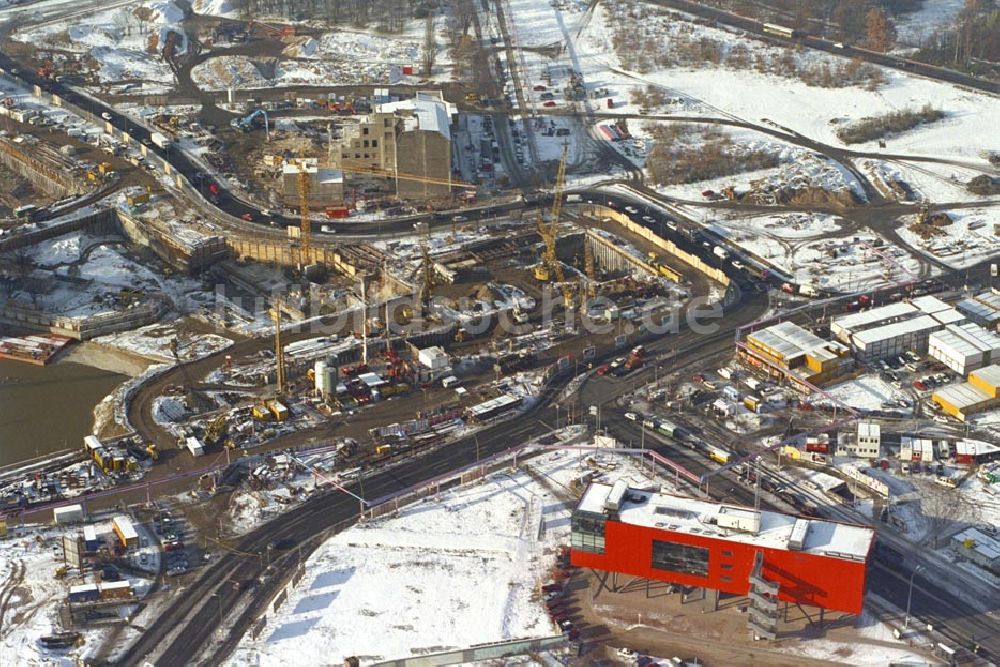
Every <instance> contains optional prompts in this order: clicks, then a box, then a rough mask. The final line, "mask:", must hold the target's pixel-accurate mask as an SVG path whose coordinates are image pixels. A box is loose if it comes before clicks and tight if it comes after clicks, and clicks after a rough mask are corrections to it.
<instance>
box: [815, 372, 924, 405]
mask: <svg viewBox="0 0 1000 667" xmlns="http://www.w3.org/2000/svg"><path fill="white" fill-rule="evenodd" d="M827 391H828V392H829V393H830V395H831V396H833V397H834V398H835V399H837V400H839V401H840V402H841V403H842V404H845V405H849V406H851V407H852V408H855V409H857V410H861V411H876V412H877V411H885V412H906V413H909V412H911V410H910V408H903V407H899V406H898V405H896V404H895V403H896V402H897V401H900V400H909V396H908V395H907V394H906V392H904V391H902V390H899V389H896V388H895V387H892V386H890V385H889V384H888V383H886V382H885V381H884V380H882V378H880V377H879V376H878V375H875V374H870V375H862V376H861V377H858V378H856V379H854V380H849V381H847V382H842V383H840V384H838V385H834V386H832V387H828V388H827ZM816 403H817V404H823V403H826V401H825V400H818V401H816Z"/></svg>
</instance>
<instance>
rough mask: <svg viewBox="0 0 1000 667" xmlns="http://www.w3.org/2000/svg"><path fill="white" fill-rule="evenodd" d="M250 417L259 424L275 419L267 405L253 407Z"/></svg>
mask: <svg viewBox="0 0 1000 667" xmlns="http://www.w3.org/2000/svg"><path fill="white" fill-rule="evenodd" d="M250 416H251V417H253V418H254V419H255V420H256V421H259V422H269V421H273V419H274V415H272V414H271V411H270V410H268V409H267V406H266V405H254V406H253V407H251V408H250Z"/></svg>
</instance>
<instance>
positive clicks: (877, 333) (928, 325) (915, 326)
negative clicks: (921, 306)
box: [853, 315, 942, 345]
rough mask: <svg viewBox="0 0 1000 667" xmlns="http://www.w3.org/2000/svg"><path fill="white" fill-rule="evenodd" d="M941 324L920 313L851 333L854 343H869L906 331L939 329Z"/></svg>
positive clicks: (906, 332) (903, 333)
mask: <svg viewBox="0 0 1000 667" xmlns="http://www.w3.org/2000/svg"><path fill="white" fill-rule="evenodd" d="M941 326H942V325H941V323H940V322H938V321H937V320H935V319H934V318H933V317H931V316H930V315H921V316H920V317H915V318H913V319H912V320H905V321H903V322H894V323H893V324H883V325H882V326H880V327H875V328H873V329H865V330H864V331H859V332H857V333H856V334H854V335H853V339H854V343H855V344H856V345H857V344H861V345H870V344H872V343H874V342H877V341H880V340H889V339H891V338H896V337H898V336H904V335H906V334H908V333H915V332H918V331H932V330H934V329H940V328H941Z"/></svg>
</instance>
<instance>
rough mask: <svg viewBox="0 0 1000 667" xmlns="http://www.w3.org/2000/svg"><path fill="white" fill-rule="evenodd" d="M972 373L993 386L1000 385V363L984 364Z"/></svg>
mask: <svg viewBox="0 0 1000 667" xmlns="http://www.w3.org/2000/svg"><path fill="white" fill-rule="evenodd" d="M970 375H975V376H976V379H979V380H982V381H983V382H985V383H986V384H988V385H990V386H991V387H1000V364H991V365H989V366H983V367H982V368H980V369H978V370H974V371H972V373H970Z"/></svg>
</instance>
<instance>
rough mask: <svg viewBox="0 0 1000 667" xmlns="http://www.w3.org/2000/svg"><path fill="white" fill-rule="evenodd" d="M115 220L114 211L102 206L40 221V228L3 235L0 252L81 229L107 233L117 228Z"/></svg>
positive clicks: (0, 241)
mask: <svg viewBox="0 0 1000 667" xmlns="http://www.w3.org/2000/svg"><path fill="white" fill-rule="evenodd" d="M116 222H117V218H116V216H115V212H114V211H113V210H112V209H108V208H103V209H101V210H99V211H96V212H95V213H93V214H91V215H81V216H77V217H73V216H72V215H70V216H66V219H64V220H60V219H59V218H56V219H55V220H50V221H48V222H44V223H40V224H44V225H45V227H43V228H42V229H36V230H35V231H31V232H25V233H23V234H12V235H10V236H5V237H4V238H3V240H0V253H4V252H10V251H13V250H18V249H20V248H26V247H28V246H32V245H35V244H36V243H39V242H41V241H44V240H46V239H52V238H55V237H57V236H62V235H63V234H69V233H70V232H76V231H80V230H82V229H85V230H87V231H88V232H92V233H94V234H109V233H112V232H114V231H116V230H117V227H116Z"/></svg>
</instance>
